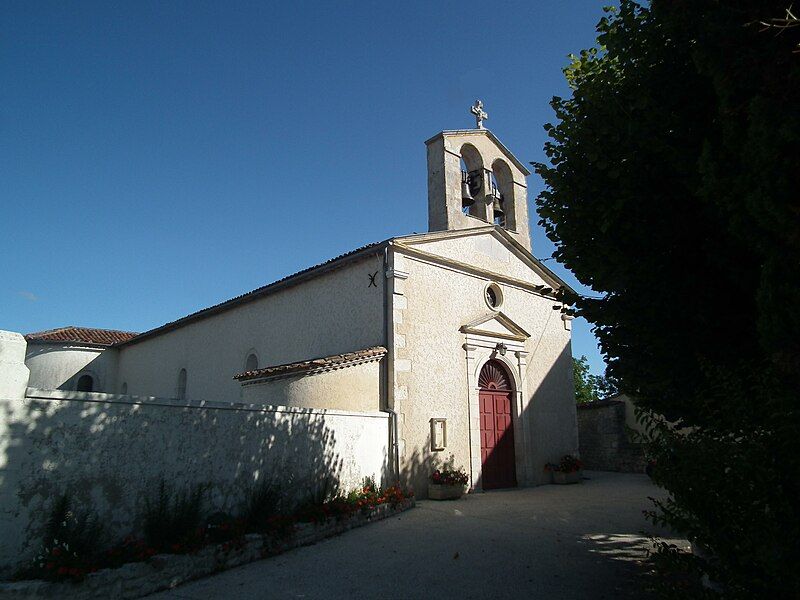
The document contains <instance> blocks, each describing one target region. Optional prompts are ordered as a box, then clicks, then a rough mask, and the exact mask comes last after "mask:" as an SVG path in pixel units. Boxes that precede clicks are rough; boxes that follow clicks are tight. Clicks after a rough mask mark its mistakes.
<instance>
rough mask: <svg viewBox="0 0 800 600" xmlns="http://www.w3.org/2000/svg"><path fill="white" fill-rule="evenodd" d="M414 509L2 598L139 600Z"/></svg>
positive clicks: (300, 528) (21, 589)
mask: <svg viewBox="0 0 800 600" xmlns="http://www.w3.org/2000/svg"><path fill="white" fill-rule="evenodd" d="M415 505H416V502H415V500H414V498H407V499H406V500H404V501H403V502H401V503H400V504H398V505H396V506H391V505H389V504H381V505H379V506H376V507H375V508H373V509H372V510H370V511H369V512H368V513H366V514H364V513H354V514H352V515H350V516H348V517H346V518H342V519H336V518H335V517H332V518H330V519H328V520H327V521H325V522H324V523H319V524H314V523H299V524H298V525H297V526H296V527H295V532H294V534H293V535H292V537H291V538H289V539H288V540H285V541H280V540H274V539H272V538H269V537H266V536H262V535H260V534H247V535H245V536H244V540H243V542H242V543H241V545H235V546H231V545H230V543H227V544H218V545H213V546H206V547H204V548H201V549H200V550H198V551H197V552H196V553H193V554H156V555H155V556H152V557H150V558H149V559H148V560H147V561H143V562H138V563H128V564H125V565H122V566H121V567H119V568H117V569H102V570H100V571H97V572H95V573H91V574H89V575H87V576H86V578H85V579H84V580H83V581H82V582H80V583H70V582H49V581H41V580H31V581H13V582H0V597H2V598H4V599H5V598H9V599H15V600H17V599H20V600H21V599H25V600H34V599H37V600H38V599H43V598H59V599H61V598H64V599H70V600H101V599H102V600H106V599H107V600H118V599H119V600H122V599H133V598H141V597H143V596H147V595H148V594H152V593H153V592H157V591H160V590H166V589H171V588H174V587H176V586H178V585H181V584H182V583H186V582H187V581H191V580H193V579H198V578H200V577H205V576H207V575H211V574H214V573H217V572H219V571H224V570H227V569H231V568H233V567H238V566H240V565H243V564H246V563H249V562H254V561H257V560H261V559H263V558H267V557H269V556H275V555H277V554H281V553H283V552H286V551H287V550H291V549H293V548H297V547H300V546H307V545H310V544H314V543H316V542H319V541H321V540H323V539H325V538H328V537H331V536H334V535H337V534H340V533H343V532H345V531H347V530H349V529H354V528H356V527H361V526H363V525H366V524H368V523H372V522H374V521H380V520H382V519H385V518H387V517H391V516H394V515H397V514H400V513H401V512H404V511H406V510H408V509H410V508H413V507H414V506H415Z"/></svg>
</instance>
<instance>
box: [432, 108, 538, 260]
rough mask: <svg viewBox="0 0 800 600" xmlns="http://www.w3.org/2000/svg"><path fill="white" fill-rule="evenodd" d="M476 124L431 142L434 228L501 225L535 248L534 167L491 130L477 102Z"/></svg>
mask: <svg viewBox="0 0 800 600" xmlns="http://www.w3.org/2000/svg"><path fill="white" fill-rule="evenodd" d="M471 112H472V113H473V114H474V115H475V118H476V122H477V123H476V129H458V130H451V131H443V132H441V133H439V134H437V135H435V136H433V137H432V138H431V139H429V140H428V141H427V142H425V144H426V146H427V148H428V230H429V231H446V230H451V229H471V228H473V227H481V226H485V225H491V224H495V225H497V226H498V227H503V228H504V229H506V230H507V231H508V232H509V233H511V235H512V236H514V237H515V238H516V239H517V241H518V242H519V243H520V244H522V245H523V246H524V247H525V248H528V249H529V250H530V230H529V224H528V185H527V181H526V177H527V176H528V175H530V171H528V169H526V168H525V166H524V165H523V164H522V163H521V162H520V161H519V160H518V159H517V158H516V157H515V156H514V155H513V154H511V152H510V151H509V150H508V148H506V147H505V146H504V145H503V144H502V142H500V140H499V139H497V137H496V136H495V135H494V134H493V133H492V132H491V131H489V130H488V129H485V128H484V127H483V121H484V119H488V115H487V114H486V113H485V112H484V111H483V104H482V103H480V101H476V103H475V106H473V107H472V109H471Z"/></svg>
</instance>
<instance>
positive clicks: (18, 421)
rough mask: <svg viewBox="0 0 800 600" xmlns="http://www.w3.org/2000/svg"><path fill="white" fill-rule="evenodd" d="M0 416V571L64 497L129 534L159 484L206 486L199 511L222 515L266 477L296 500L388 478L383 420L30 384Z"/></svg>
mask: <svg viewBox="0 0 800 600" xmlns="http://www.w3.org/2000/svg"><path fill="white" fill-rule="evenodd" d="M0 415H2V416H3V418H2V419H0V532H2V535H0V575H2V574H7V572H8V570H9V568H10V567H11V566H12V565H13V564H14V563H16V562H18V561H22V560H25V559H27V558H29V557H30V555H31V554H32V553H33V552H35V551H36V549H37V545H38V543H39V541H40V539H41V533H42V527H43V525H44V522H45V521H46V519H47V517H48V515H49V514H50V509H51V507H52V505H53V502H54V501H55V500H56V499H57V498H58V496H59V495H60V494H63V493H65V492H66V493H69V494H70V495H71V498H72V500H73V503H74V508H75V509H82V508H88V507H91V508H93V509H94V510H96V512H97V514H98V516H99V517H100V521H101V522H102V523H103V524H105V525H107V526H108V527H109V530H110V531H109V533H110V534H111V537H112V538H114V537H115V536H123V535H125V534H127V533H129V532H130V531H131V530H132V529H135V528H136V526H137V525H138V515H140V514H141V509H142V507H143V504H144V501H145V499H146V498H147V497H150V496H151V495H152V494H154V493H155V492H156V491H157V489H158V484H159V481H160V479H161V478H163V479H165V480H166V481H167V482H168V483H169V484H170V485H171V486H174V487H176V488H179V489H182V488H185V487H186V486H191V485H195V484H199V483H203V484H208V485H209V486H210V488H209V492H208V495H207V503H206V506H207V508H208V509H209V510H226V511H234V510H236V509H237V508H238V507H239V506H240V504H241V503H242V502H243V501H244V499H245V497H246V490H247V489H248V487H250V486H252V484H253V482H254V481H256V480H261V479H264V478H268V479H271V480H275V481H276V482H277V483H278V484H280V486H281V487H282V489H283V491H284V492H285V494H286V495H287V496H295V497H297V496H304V495H305V494H307V493H308V492H309V491H310V490H311V489H312V488H313V487H314V486H315V485H317V484H318V483H319V482H320V481H321V480H322V479H323V478H324V477H326V476H332V477H333V478H334V480H335V481H336V482H337V483H338V485H339V486H340V488H341V489H342V490H348V489H352V488H354V487H356V486H357V485H359V484H360V483H361V481H362V480H363V478H364V477H365V476H371V477H375V478H376V480H385V478H386V469H387V464H388V458H387V456H388V455H387V452H388V450H387V448H388V439H389V419H388V416H387V415H386V414H385V413H361V412H345V411H324V410H323V411H320V410H308V409H290V408H281V407H264V406H254V405H245V404H231V403H225V402H204V403H179V402H178V401H174V400H169V399H159V398H137V397H130V396H111V395H106V394H93V393H79V392H61V391H43V390H33V389H31V390H30V391H29V395H28V397H27V398H24V399H16V400H13V399H11V400H7V399H0ZM112 541H113V539H112Z"/></svg>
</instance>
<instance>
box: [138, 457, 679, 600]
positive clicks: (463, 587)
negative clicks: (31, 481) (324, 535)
mask: <svg viewBox="0 0 800 600" xmlns="http://www.w3.org/2000/svg"><path fill="white" fill-rule="evenodd" d="M585 476H586V477H587V478H588V479H584V481H583V483H582V484H581V485H571V486H556V485H548V486H542V487H538V488H529V489H515V490H501V491H495V492H487V493H483V494H474V495H469V496H465V497H464V498H462V499H461V500H456V501H446V502H435V501H431V500H427V501H420V502H419V503H418V506H417V508H415V509H413V510H411V511H408V512H406V513H403V514H402V515H400V516H398V517H394V518H391V519H387V520H386V521H382V522H380V523H376V524H374V525H371V526H369V527H365V528H361V529H358V530H354V531H351V532H348V533H346V534H344V535H342V536H340V537H337V538H332V539H329V540H327V541H325V542H322V543H319V544H316V545H314V546H309V547H306V548H301V549H297V550H293V551H291V552H288V553H286V554H284V555H281V556H278V557H275V558H272V559H268V560H264V561H260V562H257V563H252V564H250V565H247V566H244V567H241V568H238V569H234V570H231V571H228V572H226V573H222V574H220V575H216V576H213V577H210V578H207V579H204V580H200V581H197V582H194V583H190V584H187V585H185V586H182V587H179V588H177V589H175V590H173V591H171V592H162V593H160V594H156V595H154V596H150V598H151V599H152V600H166V599H187V598H190V599H201V598H202V599H206V598H209V599H210V598H225V599H226V600H234V599H238V598H306V599H309V598H325V599H330V598H353V597H359V598H378V597H381V598H404V599H405V598H420V599H422V598H425V599H428V598H431V597H438V598H459V599H464V598H487V597H492V598H521V597H536V598H619V597H623V598H641V597H644V594H643V591H642V587H641V584H642V571H643V569H642V567H641V563H640V561H641V560H643V559H644V557H645V551H646V548H647V536H645V535H642V533H641V532H642V531H646V532H654V533H659V534H662V535H663V534H664V533H665V532H658V531H654V529H653V527H652V526H651V525H650V524H649V523H647V522H646V521H645V520H644V517H643V515H642V511H643V510H646V509H649V508H650V507H651V503H650V502H649V501H648V500H647V497H648V496H661V495H662V493H661V492H660V490H658V488H656V487H655V486H653V485H652V483H651V482H650V481H649V479H647V477H645V476H644V475H632V474H620V473H604V472H587V473H586V474H585ZM675 541H677V542H678V543H679V544H683V545H685V546H686V547H688V544H687V543H686V542H685V541H682V540H675Z"/></svg>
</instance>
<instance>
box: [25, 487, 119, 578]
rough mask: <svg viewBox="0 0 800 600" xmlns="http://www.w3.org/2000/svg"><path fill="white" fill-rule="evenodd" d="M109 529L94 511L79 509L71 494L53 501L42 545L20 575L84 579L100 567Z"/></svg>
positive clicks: (26, 576)
mask: <svg viewBox="0 0 800 600" xmlns="http://www.w3.org/2000/svg"><path fill="white" fill-rule="evenodd" d="M104 538H105V531H104V528H103V527H102V525H101V524H100V523H99V522H98V520H97V517H96V516H95V515H93V514H92V513H90V512H88V511H87V512H83V513H80V514H77V513H75V512H74V511H73V510H72V508H71V501H70V498H69V496H68V495H67V494H64V495H63V496H61V497H60V498H59V499H58V500H57V501H56V502H55V504H54V505H53V508H52V511H51V513H50V517H49V519H48V521H47V525H46V527H45V531H44V537H43V540H42V547H41V549H40V550H39V552H38V553H37V555H36V556H35V557H34V559H33V560H32V561H31V563H30V564H29V565H27V566H26V567H23V568H22V569H20V570H19V571H18V572H17V574H16V578H18V579H29V578H34V579H46V580H49V581H58V580H63V579H75V580H80V579H82V578H83V577H84V576H85V575H86V574H88V573H90V572H92V571H94V570H96V563H97V555H98V545H99V544H102V542H103V539H104Z"/></svg>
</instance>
